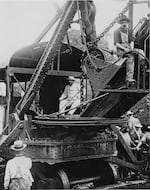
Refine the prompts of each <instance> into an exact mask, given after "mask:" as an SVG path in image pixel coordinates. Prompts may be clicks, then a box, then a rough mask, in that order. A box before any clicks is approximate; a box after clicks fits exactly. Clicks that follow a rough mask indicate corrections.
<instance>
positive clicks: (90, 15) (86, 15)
mask: <svg viewBox="0 0 150 190" xmlns="http://www.w3.org/2000/svg"><path fill="white" fill-rule="evenodd" d="M79 2H80V3H79V8H80V11H81V19H82V24H83V29H84V31H85V34H86V40H87V42H92V41H95V40H96V29H95V16H96V7H95V4H94V2H93V0H86V1H79Z"/></svg>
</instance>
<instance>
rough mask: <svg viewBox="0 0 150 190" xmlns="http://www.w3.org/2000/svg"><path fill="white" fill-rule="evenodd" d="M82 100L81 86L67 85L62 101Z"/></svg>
mask: <svg viewBox="0 0 150 190" xmlns="http://www.w3.org/2000/svg"><path fill="white" fill-rule="evenodd" d="M65 98H70V99H80V86H79V84H77V83H73V84H72V85H71V86H70V85H67V86H66V87H65V90H64V93H63V94H62V95H61V97H60V99H65Z"/></svg>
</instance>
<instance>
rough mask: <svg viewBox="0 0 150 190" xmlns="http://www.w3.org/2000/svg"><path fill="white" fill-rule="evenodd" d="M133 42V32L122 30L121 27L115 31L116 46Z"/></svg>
mask: <svg viewBox="0 0 150 190" xmlns="http://www.w3.org/2000/svg"><path fill="white" fill-rule="evenodd" d="M131 41H133V37H132V36H131V31H130V30H129V29H128V28H127V29H122V28H121V27H120V28H118V29H117V30H115V32H114V44H115V45H116V43H120V44H121V43H130V42H131Z"/></svg>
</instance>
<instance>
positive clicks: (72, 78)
mask: <svg viewBox="0 0 150 190" xmlns="http://www.w3.org/2000/svg"><path fill="white" fill-rule="evenodd" d="M67 80H75V78H74V76H69V77H68V78H67Z"/></svg>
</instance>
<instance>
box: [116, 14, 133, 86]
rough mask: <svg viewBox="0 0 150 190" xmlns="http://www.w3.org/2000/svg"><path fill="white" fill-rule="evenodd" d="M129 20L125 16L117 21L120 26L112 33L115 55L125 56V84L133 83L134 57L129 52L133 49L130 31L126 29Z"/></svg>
mask: <svg viewBox="0 0 150 190" xmlns="http://www.w3.org/2000/svg"><path fill="white" fill-rule="evenodd" d="M129 22H130V20H129V19H128V18H127V17H126V16H125V15H122V17H121V18H120V20H119V22H118V23H119V24H120V25H121V26H120V27H119V28H118V29H117V30H116V31H115V32H114V44H115V46H116V50H117V54H118V55H119V56H122V55H123V54H124V53H127V54H126V57H127V61H126V82H127V84H129V83H133V82H134V81H135V80H134V78H133V75H134V56H133V54H132V53H131V52H130V51H131V50H132V49H133V48H134V47H133V46H134V43H133V37H132V33H131V31H129V29H128V24H129Z"/></svg>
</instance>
